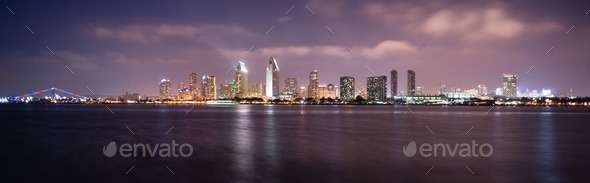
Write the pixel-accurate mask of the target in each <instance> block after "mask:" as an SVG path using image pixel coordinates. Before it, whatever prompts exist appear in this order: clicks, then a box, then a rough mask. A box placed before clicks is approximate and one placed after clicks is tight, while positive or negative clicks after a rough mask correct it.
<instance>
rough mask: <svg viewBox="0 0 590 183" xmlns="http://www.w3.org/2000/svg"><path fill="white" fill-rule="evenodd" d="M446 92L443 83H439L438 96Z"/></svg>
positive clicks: (445, 85)
mask: <svg viewBox="0 0 590 183" xmlns="http://www.w3.org/2000/svg"><path fill="white" fill-rule="evenodd" d="M447 92H448V91H447V84H446V83H445V82H440V84H439V85H438V94H439V95H444V94H445V93H447Z"/></svg>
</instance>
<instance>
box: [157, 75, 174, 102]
mask: <svg viewBox="0 0 590 183" xmlns="http://www.w3.org/2000/svg"><path fill="white" fill-rule="evenodd" d="M171 90H172V86H171V85H170V80H168V79H162V80H161V81H160V100H164V99H170V98H172V96H171V94H172V91H171Z"/></svg>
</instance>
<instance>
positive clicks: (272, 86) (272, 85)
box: [266, 57, 279, 98]
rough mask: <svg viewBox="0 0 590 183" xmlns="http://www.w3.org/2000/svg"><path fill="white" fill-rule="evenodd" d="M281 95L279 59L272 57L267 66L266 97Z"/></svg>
mask: <svg viewBox="0 0 590 183" xmlns="http://www.w3.org/2000/svg"><path fill="white" fill-rule="evenodd" d="M277 95H279V65H278V64H277V60H276V59H274V58H272V57H270V59H269V60H268V65H267V66H266V97H269V98H270V97H276V96H277Z"/></svg>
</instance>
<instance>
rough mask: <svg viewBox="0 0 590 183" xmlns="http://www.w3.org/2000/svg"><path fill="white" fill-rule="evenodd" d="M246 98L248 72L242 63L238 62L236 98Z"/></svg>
mask: <svg viewBox="0 0 590 183" xmlns="http://www.w3.org/2000/svg"><path fill="white" fill-rule="evenodd" d="M247 96H248V70H247V69H246V65H245V64H244V62H242V61H240V62H238V66H237V67H236V97H240V98H244V97H247Z"/></svg>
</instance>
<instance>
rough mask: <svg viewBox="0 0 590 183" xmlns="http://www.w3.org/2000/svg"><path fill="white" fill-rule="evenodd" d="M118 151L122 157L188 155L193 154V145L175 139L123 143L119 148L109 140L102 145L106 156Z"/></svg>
mask: <svg viewBox="0 0 590 183" xmlns="http://www.w3.org/2000/svg"><path fill="white" fill-rule="evenodd" d="M117 152H119V155H121V156H122V157H131V156H133V157H137V156H138V154H140V157H146V156H149V157H152V158H153V157H155V156H160V157H164V158H166V157H167V158H169V157H179V156H182V157H185V158H186V157H189V156H191V155H193V146H192V145H190V144H187V143H184V144H177V143H176V141H174V140H172V143H171V144H168V143H161V144H155V145H150V144H143V143H137V144H133V145H132V144H129V143H123V144H121V146H119V148H117V143H116V142H114V141H113V142H110V143H109V144H108V145H107V146H106V147H104V146H103V147H102V153H104V155H105V156H106V157H109V158H110V157H113V156H115V155H116V154H117Z"/></svg>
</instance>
